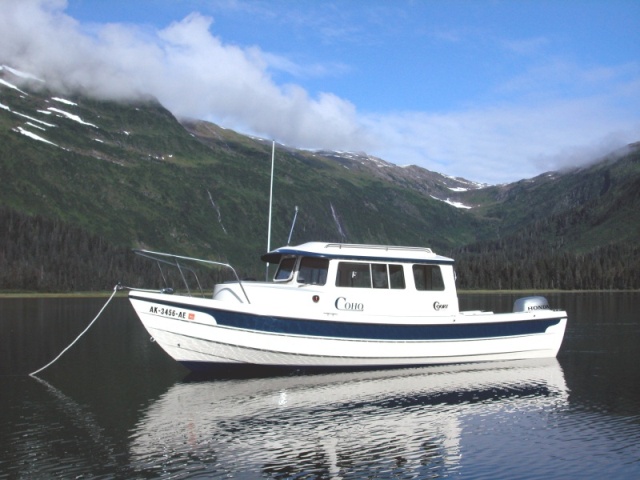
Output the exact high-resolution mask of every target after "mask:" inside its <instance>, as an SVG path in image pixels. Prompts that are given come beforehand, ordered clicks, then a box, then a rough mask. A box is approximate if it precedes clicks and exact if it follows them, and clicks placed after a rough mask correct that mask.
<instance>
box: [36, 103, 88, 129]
mask: <svg viewBox="0 0 640 480" xmlns="http://www.w3.org/2000/svg"><path fill="white" fill-rule="evenodd" d="M47 110H50V111H52V112H54V113H58V114H60V115H62V116H64V117H67V118H68V119H69V120H73V121H74V122H78V123H81V124H82V125H88V126H89V127H94V128H98V126H97V125H94V124H93V123H89V122H85V121H84V120H82V118H80V117H79V116H78V115H74V114H73V113H69V112H66V111H64V110H60V109H59V108H55V107H49V108H47Z"/></svg>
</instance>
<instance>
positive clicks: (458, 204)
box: [431, 195, 473, 210]
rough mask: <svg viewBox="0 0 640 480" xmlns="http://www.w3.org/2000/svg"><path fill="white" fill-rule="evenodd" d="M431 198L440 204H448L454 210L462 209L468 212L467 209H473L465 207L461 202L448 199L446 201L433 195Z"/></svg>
mask: <svg viewBox="0 0 640 480" xmlns="http://www.w3.org/2000/svg"><path fill="white" fill-rule="evenodd" d="M431 198H433V199H434V200H438V201H440V202H444V203H447V204H449V205H451V206H452V207H455V208H463V209H465V210H469V209H471V208H473V207H471V206H469V205H465V204H464V203H462V202H455V201H453V200H450V199H448V198H447V199H442V198H438V197H434V196H433V195H431Z"/></svg>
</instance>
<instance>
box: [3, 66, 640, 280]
mask: <svg viewBox="0 0 640 480" xmlns="http://www.w3.org/2000/svg"><path fill="white" fill-rule="evenodd" d="M6 75H7V74H6V72H5V77H4V83H2V84H0V178H1V179H2V182H3V188H2V189H0V216H1V218H0V220H1V221H2V226H3V228H2V231H1V232H0V241H1V243H0V290H34V291H77V290H106V289H110V288H111V287H113V285H114V283H115V282H118V281H122V282H123V283H126V284H129V285H136V284H137V285H139V286H141V285H143V284H146V285H148V284H149V281H150V280H149V279H150V277H154V278H155V277H156V276H157V275H156V271H155V270H154V268H155V266H154V265H153V264H151V263H148V262H144V261H140V259H137V258H136V257H134V256H133V255H132V253H131V249H132V248H140V247H142V248H149V249H154V250H161V251H170V252H172V253H177V254H182V255H193V256H202V257H205V258H210V259H216V260H224V261H229V262H231V263H232V264H234V265H235V266H237V267H238V269H239V270H240V272H241V273H242V275H243V276H256V275H257V274H258V273H261V272H264V270H263V266H262V264H261V262H260V261H259V260H258V258H259V255H260V254H261V253H263V252H264V250H265V248H266V238H267V221H268V217H267V213H268V204H269V185H270V165H271V142H269V141H264V140H261V139H256V138H250V137H247V136H244V135H241V134H239V133H237V132H233V131H230V130H226V129H224V128H221V127H219V126H216V125H213V124H211V123H207V122H200V121H185V120H183V121H182V123H181V122H179V121H178V120H177V119H176V118H174V117H173V116H172V115H171V113H170V112H168V111H167V110H166V109H164V108H163V107H162V106H161V105H159V104H158V103H157V102H156V101H154V100H153V99H146V100H144V101H139V102H137V103H135V104H124V103H116V102H108V101H99V100H95V99H89V98H82V97H61V96H59V95H58V94H57V93H55V92H51V91H48V90H46V88H45V87H43V86H42V85H30V84H28V83H27V84H20V86H19V87H18V86H16V85H14V84H13V83H11V82H14V81H15V80H16V79H13V78H10V77H9V76H6ZM456 206H458V207H461V206H462V207H472V208H456ZM296 207H298V209H299V215H298V218H297V222H296V227H295V230H294V232H293V236H292V243H294V244H296V243H302V242H305V241H311V240H320V241H343V242H350V243H380V244H403V245H416V246H429V247H432V248H433V249H434V250H435V251H436V252H438V253H440V254H444V255H451V256H453V257H454V258H456V260H457V266H456V268H457V272H458V283H459V287H460V288H495V289H505V288H509V289H512V288H520V289H521V288H524V289H533V288H563V289H575V288H580V289H583V288H598V289H602V288H607V289H608V288H634V289H637V288H640V280H639V279H638V271H640V268H638V267H639V266H640V265H639V259H640V253H639V251H638V247H637V246H636V244H637V239H638V238H640V213H639V212H640V149H639V148H638V145H633V146H630V147H629V149H628V150H627V151H625V152H615V154H612V155H611V156H609V157H607V158H603V159H602V160H601V161H600V162H597V163H596V164H594V165H592V166H590V167H587V168H581V169H574V170H570V171H566V172H554V173H549V174H545V175H542V176H540V177H537V178H534V179H530V180H523V181H521V182H517V183H514V184H510V185H501V186H482V185H478V184H475V183H474V182H472V181H469V180H465V179H452V178H450V177H447V176H445V175H442V174H439V173H435V172H430V171H428V170H425V169H423V168H420V167H410V168H401V167H398V166H396V165H394V164H392V163H389V162H385V161H384V160H382V159H376V158H373V157H369V156H367V155H366V154H363V153H358V154H354V153H346V152H340V153H339V152H309V151H304V150H297V149H295V148H291V147H285V146H281V145H278V146H277V147H276V166H275V181H274V205H273V233H272V244H271V245H272V247H274V248H275V247H277V246H280V245H282V244H284V243H286V241H287V237H288V235H289V230H290V227H291V221H292V217H293V214H294V211H295V209H296Z"/></svg>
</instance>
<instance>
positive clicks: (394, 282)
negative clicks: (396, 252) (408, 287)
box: [389, 265, 405, 289]
mask: <svg viewBox="0 0 640 480" xmlns="http://www.w3.org/2000/svg"><path fill="white" fill-rule="evenodd" d="M389 286H390V287H391V288H395V289H402V288H404V287H405V283H404V269H403V268H402V265H389Z"/></svg>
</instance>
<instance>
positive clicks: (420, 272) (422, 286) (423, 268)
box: [413, 265, 444, 290]
mask: <svg viewBox="0 0 640 480" xmlns="http://www.w3.org/2000/svg"><path fill="white" fill-rule="evenodd" d="M413 279H414V280H415V282H416V289H417V290H444V281H443V280H442V272H441V271H440V267H439V266H438V265H414V266H413Z"/></svg>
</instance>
